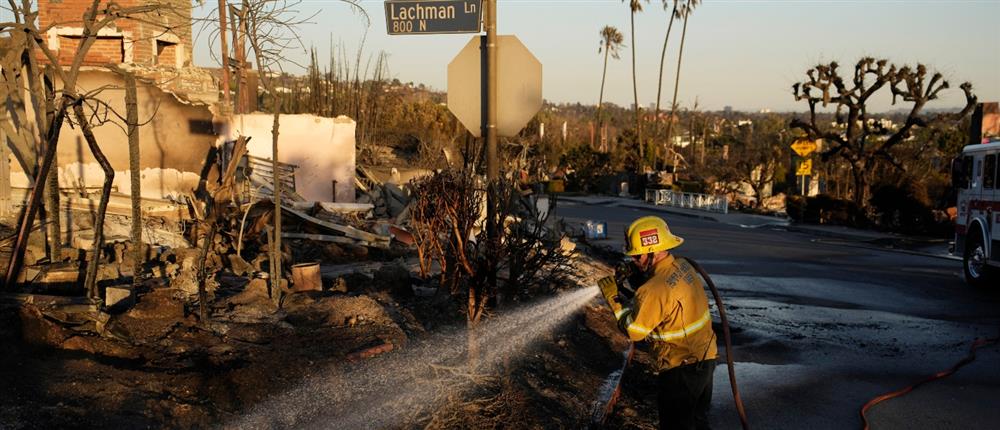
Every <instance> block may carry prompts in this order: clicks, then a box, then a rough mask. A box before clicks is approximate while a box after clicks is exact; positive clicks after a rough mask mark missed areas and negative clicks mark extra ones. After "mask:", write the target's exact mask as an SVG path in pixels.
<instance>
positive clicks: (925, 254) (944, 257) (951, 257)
mask: <svg viewBox="0 0 1000 430" xmlns="http://www.w3.org/2000/svg"><path fill="white" fill-rule="evenodd" d="M812 242H814V243H822V244H824V245H834V246H846V247H850V248H861V249H869V250H873V251H885V252H896V253H900V254H910V255H916V256H919V257H931V258H939V259H942V260H951V261H962V257H958V256H955V255H941V254H931V253H929V252H920V251H912V250H909V249H902V248H885V247H881V246H874V245H865V244H862V243H847V242H826V241H824V240H823V239H813V240H812Z"/></svg>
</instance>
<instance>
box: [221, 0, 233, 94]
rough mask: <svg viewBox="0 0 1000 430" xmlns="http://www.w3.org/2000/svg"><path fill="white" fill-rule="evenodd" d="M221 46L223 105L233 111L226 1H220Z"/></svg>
mask: <svg viewBox="0 0 1000 430" xmlns="http://www.w3.org/2000/svg"><path fill="white" fill-rule="evenodd" d="M219 41H220V43H219V45H220V48H221V49H222V57H221V58H220V61H221V62H222V105H223V106H225V109H227V110H228V109H231V108H232V106H231V105H230V104H229V42H228V41H227V40H226V0H219Z"/></svg>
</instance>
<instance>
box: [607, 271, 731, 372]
mask: <svg viewBox="0 0 1000 430" xmlns="http://www.w3.org/2000/svg"><path fill="white" fill-rule="evenodd" d="M653 270H654V273H653V277H652V278H650V279H649V280H648V281H646V283H645V284H642V286H641V287H639V289H638V290H636V294H635V299H634V300H633V303H632V306H631V307H623V308H620V309H615V316H616V317H617V318H618V325H619V326H620V327H622V328H623V330H625V332H626V333H627V334H628V337H629V338H630V339H632V341H635V342H638V341H640V340H643V339H647V340H649V341H651V343H652V349H653V355H654V357H656V365H655V366H654V368H655V370H656V371H663V370H667V369H672V368H674V367H678V366H681V365H685V364H691V363H696V362H699V361H702V360H708V359H713V358H716V357H717V356H718V347H717V346H716V344H715V332H714V331H713V330H712V315H711V314H710V313H709V311H708V297H706V296H705V288H704V286H703V285H702V281H701V277H700V276H698V272H696V271H695V270H694V267H692V266H691V264H689V263H688V262H687V261H686V260H677V259H675V258H674V256H673V255H668V256H667V257H666V258H664V259H663V260H660V261H659V262H658V263H656V265H655V266H654V268H653Z"/></svg>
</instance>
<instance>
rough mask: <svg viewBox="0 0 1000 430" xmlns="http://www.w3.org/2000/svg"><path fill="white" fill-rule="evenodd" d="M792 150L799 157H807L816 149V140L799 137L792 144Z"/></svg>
mask: <svg viewBox="0 0 1000 430" xmlns="http://www.w3.org/2000/svg"><path fill="white" fill-rule="evenodd" d="M792 151H795V153H796V154H799V157H808V156H809V154H812V153H813V152H814V151H816V142H814V141H811V140H805V139H799V140H796V141H795V143H793V144H792Z"/></svg>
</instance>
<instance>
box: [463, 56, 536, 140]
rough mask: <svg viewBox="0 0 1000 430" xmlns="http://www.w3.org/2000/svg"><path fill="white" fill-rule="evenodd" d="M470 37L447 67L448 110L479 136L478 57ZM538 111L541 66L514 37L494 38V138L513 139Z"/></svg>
mask: <svg viewBox="0 0 1000 430" xmlns="http://www.w3.org/2000/svg"><path fill="white" fill-rule="evenodd" d="M481 39H482V38H481V37H480V36H474V37H473V38H472V40H469V43H467V44H466V45H465V47H464V48H462V50H461V51H459V53H458V55H456V56H455V59H453V60H451V63H449V64H448V109H449V110H450V111H451V112H452V113H454V114H455V116H456V117H457V118H458V120H459V121H460V122H461V123H462V125H464V126H465V128H467V129H469V132H471V133H472V135H473V136H476V137H480V136H481V135H482V131H483V130H482V119H483V107H482V95H483V92H484V91H483V87H482V84H481V82H482V70H481V66H482V57H481V54H480V50H479V46H480V40H481ZM541 108H542V63H540V62H538V59H537V58H535V56H534V55H532V54H531V51H528V48H526V47H525V46H524V44H522V43H521V41H520V40H519V39H518V38H517V36H497V135H498V136H504V137H512V136H516V135H517V133H518V132H520V131H521V129H522V128H524V125H525V124H527V123H528V121H530V120H531V118H532V117H534V116H535V114H536V113H538V110H539V109H541Z"/></svg>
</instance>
